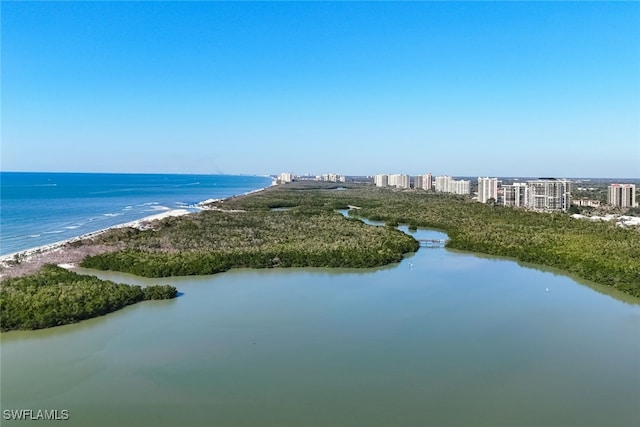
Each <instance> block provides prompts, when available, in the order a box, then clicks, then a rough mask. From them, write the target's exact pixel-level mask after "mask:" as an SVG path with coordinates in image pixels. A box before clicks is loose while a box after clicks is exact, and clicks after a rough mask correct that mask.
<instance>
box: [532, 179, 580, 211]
mask: <svg viewBox="0 0 640 427" xmlns="http://www.w3.org/2000/svg"><path fill="white" fill-rule="evenodd" d="M526 199H527V208H529V209H533V210H545V211H546V210H561V211H567V210H568V209H569V206H570V205H571V183H570V182H569V181H567V180H564V179H556V178H540V179H536V180H532V181H527V196H526Z"/></svg>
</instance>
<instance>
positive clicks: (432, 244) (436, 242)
mask: <svg viewBox="0 0 640 427" xmlns="http://www.w3.org/2000/svg"><path fill="white" fill-rule="evenodd" d="M417 240H418V243H419V244H420V247H423V248H444V245H446V244H447V239H417Z"/></svg>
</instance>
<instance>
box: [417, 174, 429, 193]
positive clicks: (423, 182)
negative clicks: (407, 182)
mask: <svg viewBox="0 0 640 427" xmlns="http://www.w3.org/2000/svg"><path fill="white" fill-rule="evenodd" d="M413 188H415V189H422V190H431V188H433V175H431V174H430V173H428V174H426V175H418V176H416V177H415V178H414V179H413Z"/></svg>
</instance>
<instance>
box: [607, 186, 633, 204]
mask: <svg viewBox="0 0 640 427" xmlns="http://www.w3.org/2000/svg"><path fill="white" fill-rule="evenodd" d="M607 202H608V203H609V204H610V205H612V206H617V207H621V208H634V207H636V206H638V202H636V185H635V184H611V185H610V186H609V195H608V197H607Z"/></svg>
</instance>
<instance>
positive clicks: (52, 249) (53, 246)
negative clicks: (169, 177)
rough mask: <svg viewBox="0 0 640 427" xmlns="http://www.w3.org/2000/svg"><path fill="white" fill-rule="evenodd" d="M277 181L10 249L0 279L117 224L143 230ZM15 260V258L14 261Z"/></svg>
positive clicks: (68, 262)
mask: <svg viewBox="0 0 640 427" xmlns="http://www.w3.org/2000/svg"><path fill="white" fill-rule="evenodd" d="M275 185H277V184H276V180H275V179H272V181H271V184H270V185H269V186H267V187H262V188H258V189H256V190H251V191H247V192H244V193H242V194H237V195H233V196H229V197H225V198H218V199H207V200H203V201H201V202H198V203H196V204H194V205H193V206H192V209H197V210H196V211H195V212H194V211H190V210H187V209H171V210H169V211H165V212H161V213H157V214H153V215H149V216H146V217H143V218H140V219H136V220H133V221H129V222H125V223H121V224H116V225H112V226H110V227H106V228H102V229H100V230H96V231H91V232H89V233H85V234H81V235H79V236H75V237H70V238H68V239H64V240H60V241H57V242H53V243H48V244H46V245H41V246H36V247H33V248H28V249H24V250H20V251H16V252H12V253H9V254H5V255H0V279H2V278H4V277H10V276H12V275H11V274H8V272H11V271H14V272H15V270H16V267H18V266H21V265H23V264H26V265H28V264H36V265H37V268H39V267H40V266H42V265H44V264H46V263H48V262H49V259H53V258H55V255H56V254H58V255H62V253H61V252H63V251H62V249H64V248H65V247H67V246H68V245H69V244H70V243H75V242H79V241H83V240H90V239H93V238H94V237H97V236H99V235H101V234H104V233H106V232H108V231H110V230H114V229H118V228H137V229H139V230H145V229H146V228H147V227H148V224H149V223H151V222H153V221H159V220H162V219H165V218H169V217H178V216H184V215H190V214H193V213H197V212H199V211H203V210H209V209H210V208H208V207H207V206H206V205H207V204H210V203H214V202H219V201H224V200H228V199H232V198H235V197H243V196H247V195H250V194H254V193H258V192H260V191H264V190H266V189H267V188H271V187H273V186H275ZM69 258H71V259H63V260H58V261H59V262H56V264H57V265H63V266H64V268H72V267H75V264H76V263H77V262H79V260H74V259H73V258H74V257H73V254H70V257H69ZM16 261H17V262H16Z"/></svg>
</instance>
